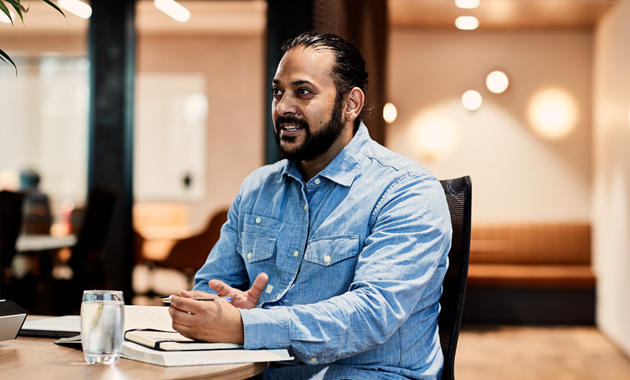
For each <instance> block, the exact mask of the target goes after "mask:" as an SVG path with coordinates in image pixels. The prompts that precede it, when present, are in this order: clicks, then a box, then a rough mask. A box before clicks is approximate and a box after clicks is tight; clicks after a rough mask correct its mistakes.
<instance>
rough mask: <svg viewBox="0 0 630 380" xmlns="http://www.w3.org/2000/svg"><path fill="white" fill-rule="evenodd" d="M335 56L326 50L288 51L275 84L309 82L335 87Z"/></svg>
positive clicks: (300, 48)
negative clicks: (333, 71) (333, 74)
mask: <svg viewBox="0 0 630 380" xmlns="http://www.w3.org/2000/svg"><path fill="white" fill-rule="evenodd" d="M334 63H335V55H334V54H333V52H332V51H330V50H326V49H314V48H311V47H308V48H304V47H301V46H298V47H295V48H293V49H291V50H289V51H287V52H286V53H285V54H284V56H283V57H282V59H281V60H280V64H279V65H278V69H277V70H276V75H275V76H274V79H273V80H274V83H281V84H290V83H293V82H300V81H307V82H311V83H313V84H315V85H320V86H326V85H333V86H334V83H333V78H332V75H331V73H332V67H333V64H334Z"/></svg>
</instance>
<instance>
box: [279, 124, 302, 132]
mask: <svg viewBox="0 0 630 380" xmlns="http://www.w3.org/2000/svg"><path fill="white" fill-rule="evenodd" d="M281 127H282V129H283V130H284V131H287V132H296V131H299V130H300V129H303V128H302V127H300V126H299V125H282V126H281Z"/></svg>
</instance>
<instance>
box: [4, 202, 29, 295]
mask: <svg viewBox="0 0 630 380" xmlns="http://www.w3.org/2000/svg"><path fill="white" fill-rule="evenodd" d="M23 197H24V194H22V193H14V192H11V191H5V190H3V191H0V298H5V294H6V292H7V290H6V289H4V288H5V287H8V286H10V284H11V283H12V280H13V274H12V271H11V261H12V260H13V257H14V256H15V253H16V249H15V243H16V241H17V238H18V235H19V234H20V225H21V223H22V200H23Z"/></svg>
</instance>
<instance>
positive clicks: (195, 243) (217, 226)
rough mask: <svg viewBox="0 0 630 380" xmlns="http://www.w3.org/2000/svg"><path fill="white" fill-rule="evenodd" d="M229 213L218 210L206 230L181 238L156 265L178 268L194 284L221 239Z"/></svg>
mask: <svg viewBox="0 0 630 380" xmlns="http://www.w3.org/2000/svg"><path fill="white" fill-rule="evenodd" d="M227 215H228V212H227V210H222V211H219V212H217V213H216V214H215V215H214V216H212V218H210V221H209V223H208V225H207V227H206V229H205V230H204V231H202V232H201V233H199V234H198V235H194V236H191V237H188V238H185V239H182V240H179V241H178V242H177V243H175V245H174V246H173V248H172V249H171V252H170V253H169V254H168V256H167V257H166V259H164V260H163V261H155V262H154V264H155V266H157V267H162V268H172V269H177V270H179V271H181V272H182V273H184V274H185V275H186V279H187V280H188V282H189V283H190V284H191V285H194V284H192V282H193V278H194V276H195V273H197V271H198V270H199V269H200V268H201V267H202V266H203V264H205V262H206V259H207V258H208V254H209V253H210V250H212V247H214V245H215V244H216V242H217V241H218V240H219V236H220V235H221V227H222V226H223V224H224V223H225V222H227Z"/></svg>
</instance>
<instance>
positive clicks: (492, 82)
mask: <svg viewBox="0 0 630 380" xmlns="http://www.w3.org/2000/svg"><path fill="white" fill-rule="evenodd" d="M509 83H510V81H509V80H508V77H507V75H505V73H504V72H502V71H493V72H491V73H490V74H488V77H487V78H486V86H488V90H490V92H493V93H495V94H500V93H502V92H503V91H505V90H507V88H508V85H509Z"/></svg>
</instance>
